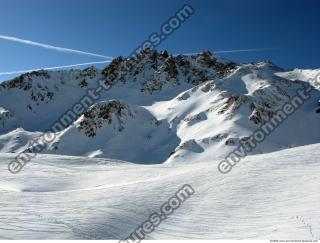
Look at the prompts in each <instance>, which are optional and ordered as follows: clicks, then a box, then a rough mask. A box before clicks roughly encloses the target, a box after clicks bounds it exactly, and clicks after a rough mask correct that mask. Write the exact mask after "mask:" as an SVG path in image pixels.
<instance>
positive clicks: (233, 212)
mask: <svg viewBox="0 0 320 243" xmlns="http://www.w3.org/2000/svg"><path fill="white" fill-rule="evenodd" d="M319 157H320V145H319V144H315V145H310V146H303V147H297V148H293V149H287V150H283V151H280V152H274V153H270V154H263V155H255V156H249V157H247V158H246V159H245V160H243V161H241V163H239V164H238V165H237V166H236V167H235V168H234V170H233V171H232V172H230V173H229V174H227V175H223V174H221V173H219V172H218V170H217V163H218V162H219V161H204V162H200V163H191V164H187V165H184V166H179V165H175V166H172V165H169V164H162V165H137V164H131V163H126V162H122V161H114V160H108V159H97V158H85V157H70V156H57V155H39V156H38V157H36V158H35V159H34V160H33V161H32V162H30V163H29V164H28V165H27V168H25V170H23V171H21V172H20V173H19V174H15V175H13V174H10V173H8V171H7V163H8V162H9V161H10V159H12V158H13V155H12V154H1V155H0V178H1V179H0V196H1V212H0V218H1V220H0V239H123V238H125V237H127V236H128V235H129V234H130V233H131V232H132V231H133V230H134V229H135V228H136V227H137V226H138V225H140V224H142V223H143V222H144V221H145V220H146V219H147V218H148V217H149V215H150V214H151V213H153V212H159V210H160V207H161V205H162V203H164V202H166V201H167V200H168V199H169V198H170V197H172V196H173V195H174V193H175V192H176V191H177V190H178V189H179V188H181V186H182V185H184V184H186V183H187V184H190V185H191V186H192V187H193V188H194V190H195V193H194V194H193V195H192V196H191V197H190V198H189V199H188V200H186V201H185V202H183V204H182V205H181V206H180V208H178V209H176V210H175V212H174V213H173V214H171V215H169V216H168V218H167V219H166V220H164V221H162V222H161V224H160V225H159V226H158V227H157V228H155V230H154V231H153V232H152V233H151V234H149V235H147V239H295V240H297V239H303V240H306V239H314V240H315V239H319V238H320V220H319V219H320V208H319V207H318V205H319V202H320V190H319V189H320V179H319V178H320V170H319V159H318V158H319Z"/></svg>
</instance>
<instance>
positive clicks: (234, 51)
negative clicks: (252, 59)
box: [213, 48, 274, 53]
mask: <svg viewBox="0 0 320 243" xmlns="http://www.w3.org/2000/svg"><path fill="white" fill-rule="evenodd" d="M270 50H274V48H257V49H240V50H225V51H213V52H214V53H236V52H254V51H270Z"/></svg>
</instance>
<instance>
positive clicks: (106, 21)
mask: <svg viewBox="0 0 320 243" xmlns="http://www.w3.org/2000/svg"><path fill="white" fill-rule="evenodd" d="M185 3H188V4H190V5H191V6H192V7H193V8H194V10H195V13H194V15H192V16H191V17H190V18H189V19H188V20H187V21H186V22H185V23H184V24H183V25H182V26H181V27H180V28H179V29H178V30H176V31H175V32H174V33H173V34H172V35H171V36H169V37H168V38H167V39H166V40H165V41H163V42H162V43H161V45H160V46H159V47H158V49H161V50H162V49H167V50H169V51H170V52H171V53H189V52H198V51H201V50H203V49H209V50H212V51H215V50H235V49H251V48H274V49H272V50H265V51H256V52H241V53H240V52H239V53H238V52H237V53H225V54H220V55H221V56H223V57H225V58H229V59H232V60H235V61H243V62H247V61H257V60H265V59H268V60H271V61H272V62H275V63H276V64H278V65H279V66H282V67H285V68H294V67H301V68H319V67H320V65H319V61H318V60H319V55H320V47H319V39H320V28H319V9H320V1H318V0H304V1H302V0H301V1H296V0H242V1H240V0H221V1H214V0H212V1H209V0H208V1H205V0H197V1H192V0H186V1H180V0H171V1H170V0H161V1H160V0H158V1H155V0H135V1H131V0H126V1H124V0H115V1H114V0H46V1H42V0H23V1H22V0H0V6H1V8H0V35H6V36H14V37H18V38H22V39H27V40H32V41H37V42H41V43H45V44H51V45H55V46H60V47H65V48H71V49H77V50H82V51H87V52H92V53H98V54H102V55H106V56H119V55H129V54H130V53H131V52H132V51H133V50H134V49H135V48H136V47H137V46H138V45H140V44H141V42H143V41H144V40H146V38H147V37H148V36H149V35H150V34H151V33H153V32H157V31H159V29H160V26H161V25H162V24H163V22H164V21H166V20H167V19H168V18H169V17H170V16H172V15H173V14H174V13H175V12H176V11H177V10H178V9H179V8H180V7H181V6H182V5H184V4H185ZM0 53H1V59H0V73H1V72H7V71H14V70H28V69H37V68H41V67H50V66H60V65H70V64H75V63H83V62H94V61H102V60H103V58H99V57H93V56H86V55H80V54H74V53H63V52H57V51H54V50H48V49H44V48H39V47H35V46H30V45H25V44H21V43H16V42H12V41H8V40H2V39H0ZM11 77H12V75H8V76H0V80H5V79H8V78H11Z"/></svg>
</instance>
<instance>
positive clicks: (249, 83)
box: [0, 50, 320, 163]
mask: <svg viewBox="0 0 320 243" xmlns="http://www.w3.org/2000/svg"><path fill="white" fill-rule="evenodd" d="M301 72H302V73H303V74H301ZM299 73H300V74H299ZM316 73H317V70H315V71H313V72H311V71H308V72H307V71H301V70H300V71H299V72H298V71H297V70H293V71H289V72H288V71H285V70H282V69H281V68H279V67H277V66H276V65H274V64H272V63H270V62H267V61H264V62H259V63H251V64H240V63H238V64H237V63H234V62H231V61H227V60H224V59H221V58H219V57H217V56H215V55H213V54H211V53H210V52H208V51H204V52H202V53H199V54H198V55H193V56H184V55H178V56H172V55H170V54H169V53H167V52H166V51H163V52H160V53H158V52H156V51H151V50H145V51H143V52H142V53H141V54H139V55H138V57H137V58H136V59H134V58H129V59H127V58H123V57H119V58H116V59H114V60H113V62H112V63H111V64H110V65H109V66H107V67H106V68H105V69H103V70H99V69H96V68H88V69H85V70H82V71H81V70H71V71H59V72H45V71H40V72H33V73H27V74H24V75H22V76H20V77H18V78H16V79H14V80H11V81H8V82H5V83H3V84H0V142H1V146H0V152H16V153H17V152H19V151H22V150H24V149H26V146H27V142H28V141H29V140H31V139H33V138H35V137H38V136H39V133H40V134H41V132H44V131H45V130H46V129H50V126H51V125H52V124H53V123H54V122H56V121H57V120H58V119H59V118H60V117H61V115H62V114H64V113H65V112H66V111H67V110H68V109H70V108H71V107H72V106H73V105H74V104H76V103H78V102H79V100H81V98H82V97H83V96H85V95H86V94H87V91H88V90H90V89H94V88H95V87H97V85H98V83H99V82H102V83H103V84H104V85H107V86H108V87H111V88H110V89H108V90H104V91H103V92H101V93H100V95H99V98H98V99H96V100H95V101H94V103H93V104H92V106H90V107H87V108H86V109H84V111H83V112H82V113H81V114H79V115H77V117H75V121H74V123H70V124H68V125H67V126H66V127H65V128H64V129H62V130H61V131H59V132H57V133H56V139H55V140H54V141H52V142H50V143H48V144H47V147H46V148H45V149H44V150H43V151H42V152H43V153H54V154H64V155H77V156H79V155H81V156H88V157H104V158H112V159H121V160H127V161H131V162H136V163H163V162H167V163H178V162H181V163H186V162H188V161H202V160H212V159H216V158H220V157H223V156H225V155H226V154H227V153H229V152H230V151H232V150H234V149H235V148H236V146H237V145H238V144H239V142H240V141H244V140H245V139H246V138H248V136H250V135H251V134H252V133H253V132H254V131H255V130H256V129H258V128H259V127H260V126H261V125H262V124H263V123H264V122H266V121H268V120H269V119H271V118H272V117H273V116H274V115H275V114H276V112H277V111H278V110H279V109H280V108H281V107H283V105H284V104H286V103H287V102H289V101H290V99H291V98H292V97H294V96H295V95H296V92H297V90H299V89H301V88H303V84H304V83H305V81H308V78H311V77H314V76H315V74H316ZM312 85H313V84H312ZM319 97H320V91H319V90H318V89H315V90H313V91H312V92H311V98H310V99H309V100H308V101H307V102H305V104H304V105H303V106H302V107H300V108H299V109H298V110H297V111H296V112H294V114H292V115H291V116H290V117H289V118H288V119H287V120H286V121H285V122H284V123H283V124H282V125H281V126H280V127H278V128H277V129H276V131H274V132H273V133H272V134H271V135H270V136H269V137H268V139H267V140H266V141H265V142H264V143H263V144H260V145H259V146H258V147H257V148H256V149H255V150H254V151H253V153H264V152H270V151H276V150H280V149H284V148H288V147H295V146H300V145H306V144H313V143H317V142H320V128H319V122H320V114H319V113H317V111H318V109H319V107H318V100H319ZM306 124H307V125H306ZM17 129H18V130H17ZM19 131H24V132H23V134H21V135H20V133H21V132H19ZM292 131H295V132H294V133H293V132H292ZM19 138H22V139H19ZM4 143H9V144H8V145H4Z"/></svg>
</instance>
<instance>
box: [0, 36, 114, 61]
mask: <svg viewBox="0 0 320 243" xmlns="http://www.w3.org/2000/svg"><path fill="white" fill-rule="evenodd" d="M0 39H2V40H7V41H12V42H17V43H22V44H25V45H30V46H37V47H41V48H45V49H50V50H55V51H59V52H66V53H75V54H80V55H86V56H93V57H101V58H105V59H113V57H110V56H105V55H101V54H96V53H92V52H86V51H79V50H75V49H69V48H64V47H59V46H53V45H49V44H44V43H40V42H35V41H31V40H25V39H21V38H17V37H14V36H7V35H0Z"/></svg>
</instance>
